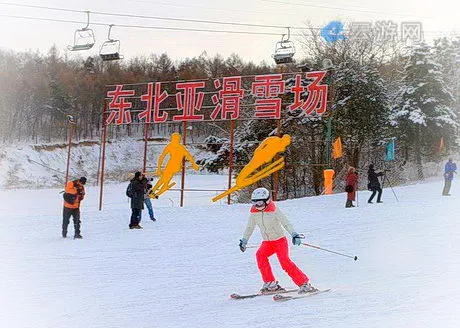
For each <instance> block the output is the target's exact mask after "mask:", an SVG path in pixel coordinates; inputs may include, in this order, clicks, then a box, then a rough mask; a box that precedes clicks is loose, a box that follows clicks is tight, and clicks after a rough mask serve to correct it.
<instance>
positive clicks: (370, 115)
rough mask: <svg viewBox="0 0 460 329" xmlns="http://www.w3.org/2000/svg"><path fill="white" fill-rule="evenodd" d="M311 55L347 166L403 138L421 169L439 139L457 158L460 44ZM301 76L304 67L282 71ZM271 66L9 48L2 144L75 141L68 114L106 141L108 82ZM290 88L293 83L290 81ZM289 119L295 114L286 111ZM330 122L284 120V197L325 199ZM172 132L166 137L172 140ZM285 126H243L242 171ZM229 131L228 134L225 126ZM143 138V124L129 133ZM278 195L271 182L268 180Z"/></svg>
mask: <svg viewBox="0 0 460 329" xmlns="http://www.w3.org/2000/svg"><path fill="white" fill-rule="evenodd" d="M303 50H304V55H303V56H302V55H299V54H297V56H296V57H297V62H298V63H297V64H303V65H305V67H308V68H309V70H317V69H322V68H323V64H324V59H326V58H327V59H329V60H330V61H331V62H332V64H333V66H332V67H330V68H329V70H328V77H327V79H328V81H327V83H328V85H329V88H330V95H329V110H330V113H329V115H330V116H331V122H332V132H333V135H334V136H340V137H341V138H342V141H343V143H344V154H345V158H344V160H343V161H342V162H340V163H336V166H337V168H336V171H340V170H341V168H342V167H343V166H345V165H346V164H348V165H353V166H356V167H363V166H364V165H365V164H367V163H370V162H378V161H380V160H379V159H380V158H382V148H384V145H385V144H386V143H387V142H388V141H389V140H390V139H391V138H395V139H396V140H397V145H398V149H397V152H398V156H399V158H400V159H401V160H402V161H403V162H404V163H406V162H413V163H416V164H417V165H418V166H419V168H420V178H421V179H423V171H422V170H421V168H422V164H423V162H425V161H433V160H436V159H440V156H442V154H440V153H439V147H438V146H439V142H440V139H441V138H443V139H444V143H445V145H446V147H447V150H446V152H452V151H455V150H457V142H458V141H457V138H458V125H459V102H460V83H459V81H458V76H459V71H460V39H454V38H453V39H447V38H443V39H439V40H436V41H435V42H434V44H433V45H427V44H421V45H417V46H413V47H411V48H406V47H403V46H401V45H397V44H392V45H389V44H384V45H382V44H374V43H373V42H370V41H362V40H361V41H352V40H344V41H340V42H336V43H325V42H322V41H321V40H319V37H318V38H305V40H304V42H303ZM283 70H284V72H297V71H299V68H298V67H297V66H296V65H288V66H283ZM278 71H279V67H278V68H277V67H275V66H274V65H271V64H265V63H261V64H254V63H251V62H245V61H244V60H243V59H241V58H240V57H239V56H238V55H237V54H233V55H231V56H230V57H228V58H223V57H221V56H214V57H209V56H207V55H206V53H205V52H203V53H202V54H201V55H200V56H198V57H194V58H187V59H185V60H181V61H174V60H173V59H171V58H170V57H169V56H168V55H167V54H161V55H151V56H150V57H148V58H147V57H137V58H132V59H129V60H124V61H120V62H111V63H110V62H109V63H107V62H102V61H101V60H100V59H98V58H87V59H83V58H80V59H69V58H67V57H66V56H63V55H61V54H59V52H58V50H57V49H56V47H52V48H51V49H50V50H49V52H48V53H47V54H46V55H43V54H40V53H33V52H26V53H17V52H13V51H7V50H0V94H1V97H0V138H1V140H2V141H3V142H4V143H15V142H29V143H49V142H56V141H60V142H62V141H65V140H66V138H67V119H66V118H67V115H68V114H71V115H73V116H74V117H75V118H76V120H77V125H76V138H77V139H78V140H86V139H95V140H98V139H99V134H100V125H101V110H102V107H103V102H104V97H105V94H104V93H105V89H104V86H105V85H107V84H114V83H135V82H147V81H174V80H189V79H196V78H216V77H222V76H231V75H254V74H265V73H275V72H278ZM287 83H289V82H287ZM284 112H286V111H284ZM326 122H327V120H326V119H319V118H315V117H312V118H311V117H306V116H302V115H299V116H293V115H285V114H283V117H282V119H281V131H282V133H289V134H291V136H292V137H293V141H294V142H293V144H292V145H291V147H290V148H289V150H288V152H287V154H286V159H287V164H288V165H287V167H286V170H285V172H284V174H282V175H281V177H280V182H281V183H280V184H281V185H280V191H281V195H282V196H283V197H298V196H302V195H308V194H319V193H321V188H320V185H321V179H322V170H323V169H324V166H319V165H318V166H316V165H315V164H324V163H325V161H326V159H327V158H328V157H327V155H326V153H325V152H328V150H329V149H328V147H327V145H326V141H325V138H326V129H327V125H326ZM168 127H169V126H168V125H167V124H164V127H163V129H162V130H161V129H157V131H158V132H159V131H162V132H163V133H164V136H167V135H168V133H169V132H171V131H169V130H168V129H171V128H168ZM275 128H276V122H273V121H254V120H249V121H245V122H244V123H239V124H238V125H237V128H236V135H235V136H236V137H235V138H236V139H235V143H236V144H235V145H236V146H235V148H236V156H235V162H236V164H240V165H241V164H243V163H245V161H247V159H248V156H249V155H250V154H251V152H252V151H253V150H254V148H255V147H256V146H257V144H256V143H254V142H257V141H260V140H261V139H263V138H264V137H267V136H268V135H273V134H275V133H276V129H275ZM219 129H220V130H222V131H223V132H224V131H226V130H227V131H228V129H227V128H225V127H224V128H222V127H221V128H219ZM209 131H210V130H207V129H205V128H199V127H198V128H197V129H194V134H195V136H199V137H200V139H201V140H202V141H207V142H208V145H207V147H208V150H209V151H211V152H214V153H215V156H213V157H210V158H209V159H205V160H202V162H201V165H203V166H204V167H205V168H207V169H208V170H210V171H214V172H217V171H219V170H221V169H223V168H225V167H226V165H227V164H228V149H229V140H228V134H225V133H221V134H216V135H214V134H211V133H209ZM123 134H129V135H130V136H133V137H139V138H142V136H143V131H142V128H141V127H140V126H139V125H138V126H136V127H135V128H133V129H131V130H129V131H122V135H123ZM267 184H269V185H270V186H271V187H272V185H273V182H272V181H268V183H267Z"/></svg>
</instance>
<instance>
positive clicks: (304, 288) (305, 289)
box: [299, 282, 318, 294]
mask: <svg viewBox="0 0 460 329" xmlns="http://www.w3.org/2000/svg"><path fill="white" fill-rule="evenodd" d="M315 291H318V289H316V288H315V287H313V286H312V285H311V284H310V282H305V283H304V284H303V285H301V286H300V287H299V294H309V293H312V292H315Z"/></svg>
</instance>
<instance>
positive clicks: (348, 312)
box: [0, 175, 460, 327]
mask: <svg viewBox="0 0 460 329" xmlns="http://www.w3.org/2000/svg"><path fill="white" fill-rule="evenodd" d="M179 179H180V178H179V177H178V178H176V180H179ZM226 184H227V177H226V176H219V175H197V176H193V175H188V176H187V181H186V186H187V187H189V188H198V187H201V188H203V187H204V186H206V188H212V187H215V188H225V186H226ZM442 184H443V182H441V181H435V182H429V183H420V184H417V185H412V186H404V187H397V188H395V189H394V190H395V192H396V193H397V195H398V198H399V200H400V201H399V202H396V200H395V198H394V196H393V194H392V191H391V190H390V189H385V190H384V193H383V201H384V202H385V203H384V204H372V205H369V204H367V203H365V201H366V198H367V197H368V196H369V193H370V192H367V191H362V192H360V193H359V207H358V208H353V209H345V208H344V204H345V195H344V194H336V195H332V196H320V197H310V198H303V199H296V200H288V201H284V202H279V203H278V206H279V207H280V209H282V210H283V211H284V212H285V213H286V214H287V215H288V216H289V218H290V219H291V221H292V223H293V224H294V226H295V228H296V230H297V231H298V232H303V233H305V235H306V237H307V239H306V242H308V243H311V244H316V245H319V246H321V247H324V248H328V249H332V250H335V251H338V252H342V253H346V254H350V255H357V256H358V258H359V259H358V261H357V262H354V261H353V260H352V259H348V258H345V257H340V256H337V255H333V254H330V253H327V252H323V251H320V250H316V249H312V248H307V247H294V246H292V245H291V246H290V248H291V256H292V259H293V260H294V261H295V262H296V263H297V264H298V265H299V267H300V268H302V269H303V270H304V271H305V272H306V273H307V275H309V276H310V278H311V282H312V283H313V285H315V286H317V287H318V288H320V289H321V288H331V289H332V291H331V292H329V293H327V294H324V295H318V296H313V297H311V298H307V299H299V300H293V301H288V302H286V303H275V302H274V301H272V297H271V296H267V297H258V298H256V299H250V300H240V301H234V300H230V299H229V296H230V294H231V293H233V292H238V293H241V294H244V293H253V292H257V291H258V289H259V288H260V286H261V279H260V275H259V272H258V269H257V265H256V263H255V251H256V249H248V250H247V251H246V252H245V253H241V252H240V251H239V248H238V240H239V239H240V238H241V236H242V234H243V231H244V229H245V226H246V222H247V218H248V208H249V205H245V204H236V205H232V206H227V205H226V204H225V200H223V201H222V202H220V203H218V204H212V202H211V201H210V199H211V198H212V197H213V196H215V195H216V194H217V193H213V192H188V193H186V198H185V204H186V206H185V207H184V208H179V207H178V204H179V192H173V191H170V192H167V193H166V194H165V195H164V196H163V197H161V198H160V199H159V200H153V205H154V210H155V212H156V214H155V217H157V219H158V221H157V222H155V223H153V222H151V221H150V220H148V214H147V211H146V210H144V211H143V220H142V222H141V224H142V225H143V226H144V230H128V223H129V217H130V213H131V212H130V209H129V203H128V199H127V198H126V197H125V196H124V192H125V189H126V184H116V185H107V186H106V189H105V197H104V200H105V204H104V209H103V211H102V212H99V211H98V199H99V198H98V191H99V190H98V188H97V187H91V186H89V187H87V197H86V200H84V203H83V206H82V235H83V237H84V239H83V240H81V241H79V240H77V241H74V240H73V239H69V238H67V239H62V238H61V237H60V233H61V222H62V218H61V212H62V195H61V194H58V192H59V191H60V190H59V189H47V190H9V191H0V199H1V200H2V204H1V206H0V216H1V218H2V220H1V221H0V227H1V232H2V239H1V240H0V257H1V262H2V266H1V267H0V291H2V294H1V297H0V301H1V303H2V305H1V307H0V326H2V327H7V326H21V327H25V326H33V327H50V326H51V327H69V326H70V327H407V326H412V327H413V326H416V327H425V326H432V327H448V326H458V323H460V315H459V313H458V309H460V285H459V284H458V277H459V274H460V244H459V243H458V236H459V235H460V224H459V218H460V216H459V215H460V203H459V202H458V197H459V195H460V188H459V187H458V184H460V182H459V181H458V180H454V182H453V187H452V194H453V195H452V196H451V197H441V196H440V194H441V189H442ZM178 186H180V185H178ZM172 203H174V207H173V206H172ZM69 235H71V236H72V235H73V225H72V222H71V224H70V225H69ZM260 239H261V238H260V234H259V232H258V229H257V228H256V230H255V232H254V234H253V236H252V238H251V240H250V242H249V244H257V243H259V242H260ZM271 263H272V267H273V270H274V272H275V275H276V277H277V279H278V280H279V281H280V283H281V284H282V285H283V286H285V287H287V288H289V287H294V284H293V282H292V281H291V280H290V279H289V277H288V276H287V275H286V274H285V273H284V272H283V270H282V269H281V268H280V266H279V264H278V261H277V259H276V257H272V258H271Z"/></svg>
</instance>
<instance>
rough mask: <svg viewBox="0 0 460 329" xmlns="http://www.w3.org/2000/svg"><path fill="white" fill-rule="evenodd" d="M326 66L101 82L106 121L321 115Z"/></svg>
mask: <svg viewBox="0 0 460 329" xmlns="http://www.w3.org/2000/svg"><path fill="white" fill-rule="evenodd" d="M326 74H327V72H326V71H315V72H304V73H288V74H286V73H285V74H264V75H256V76H244V77H243V76H231V77H223V78H219V79H213V80H212V79H206V80H204V79H203V80H194V81H177V82H175V81H170V82H147V83H139V84H126V85H123V84H117V85H111V86H107V87H106V90H107V91H106V100H107V103H108V111H107V114H108V116H107V120H106V122H105V123H106V124H116V125H123V124H131V123H133V122H139V123H164V122H184V121H193V122H197V121H198V122H200V121H218V120H219V121H221V120H235V119H239V118H240V116H241V114H242V113H243V112H244V118H259V119H280V118H281V114H282V112H283V110H285V111H287V112H293V111H296V113H299V112H300V113H302V114H303V115H307V116H322V115H323V114H324V113H325V112H326V109H327V99H328V85H327V84H326V82H325V80H326V78H325V77H326ZM300 113H299V115H300Z"/></svg>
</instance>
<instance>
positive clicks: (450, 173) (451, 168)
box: [442, 158, 457, 196]
mask: <svg viewBox="0 0 460 329" xmlns="http://www.w3.org/2000/svg"><path fill="white" fill-rule="evenodd" d="M456 170H457V165H456V164H455V163H454V162H453V159H452V158H449V161H447V162H446V165H445V166H444V189H443V190H442V195H444V196H449V195H450V194H449V192H450V186H451V185H452V180H453V179H454V173H457V171H456Z"/></svg>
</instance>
